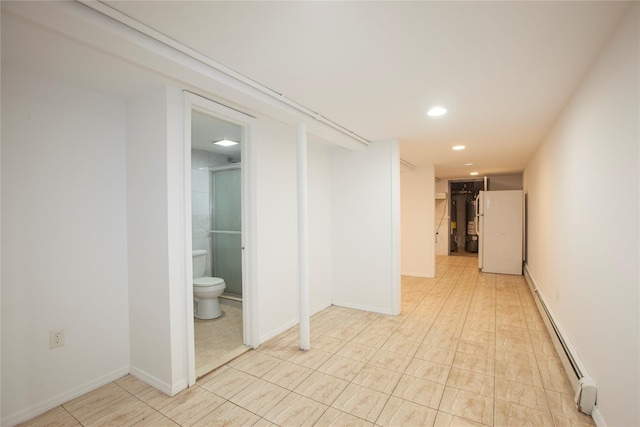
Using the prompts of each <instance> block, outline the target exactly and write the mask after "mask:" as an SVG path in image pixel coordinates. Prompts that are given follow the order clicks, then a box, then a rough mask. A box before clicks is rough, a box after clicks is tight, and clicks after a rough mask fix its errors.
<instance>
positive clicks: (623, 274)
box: [524, 3, 640, 426]
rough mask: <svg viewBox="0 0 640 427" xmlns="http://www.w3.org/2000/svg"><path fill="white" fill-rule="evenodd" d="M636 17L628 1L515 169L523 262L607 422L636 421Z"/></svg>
mask: <svg viewBox="0 0 640 427" xmlns="http://www.w3.org/2000/svg"><path fill="white" fill-rule="evenodd" d="M638 17H639V12H638V4H637V3H636V4H634V5H633V6H632V7H631V8H630V11H629V13H628V15H627V16H626V18H625V19H624V20H623V22H622V24H621V25H620V27H619V28H618V30H617V32H616V33H615V34H614V36H613V38H612V39H611V40H610V41H609V44H608V45H607V46H606V47H605V49H604V50H603V51H602V53H601V54H600V57H599V58H598V60H597V61H596V63H595V64H594V65H593V67H592V69H591V70H590V72H589V74H588V75H587V76H586V78H585V80H584V81H583V83H582V84H581V86H580V87H579V89H578V91H577V92H576V93H575V95H574V96H573V98H572V99H571V101H570V103H569V104H568V105H567V107H566V109H565V110H564V112H563V113H562V115H561V117H560V118H559V119H558V121H557V123H556V125H555V126H554V128H553V129H552V131H551V132H550V133H549V135H548V136H547V138H546V139H545V140H544V141H543V143H542V145H541V146H540V147H539V148H538V150H537V151H536V153H535V155H534V157H533V159H532V160H531V161H530V162H529V164H528V165H527V167H526V169H525V173H524V188H525V192H526V193H527V197H528V268H529V270H530V272H531V275H532V277H533V279H534V280H535V282H536V284H537V285H538V286H539V288H540V291H541V293H542V294H543V295H544V297H545V299H546V301H547V302H548V303H549V304H550V305H551V306H552V309H553V311H554V312H555V314H556V316H557V317H558V321H559V323H560V324H561V325H560V326H561V328H562V329H563V330H564V331H565V332H566V333H567V335H568V338H569V339H570V341H571V342H572V343H573V345H574V347H575V348H576V350H577V352H578V353H579V355H580V357H581V358H582V359H583V361H584V363H585V364H586V366H587V368H588V370H589V373H590V374H591V375H592V377H593V378H594V380H595V382H596V384H597V387H598V396H597V409H596V411H595V412H594V414H593V416H594V419H595V420H596V421H597V422H599V423H600V424H602V423H603V422H604V423H606V425H609V426H623V425H624V426H631V425H639V424H640V414H639V410H638V402H639V401H640V394H639V390H640V379H639V375H640V374H639V372H640V371H639V369H638V361H639V360H640V350H639V337H640V331H639V324H640V319H639V316H638V313H639V310H638V305H639V287H638V283H639V278H640V277H639V272H638V265H639V264H638V259H639V256H640V253H639V241H638V231H639V230H638V218H639V212H638V207H639V205H640V203H639V195H638V192H639V185H638V184H639V182H638V181H639V165H638V162H639V159H638V155H639V144H638V141H639V140H640V132H639V128H638V117H640V109H639V93H640V86H639V79H638V76H639V75H640V69H639V66H638V64H639V63H640V58H639V52H640V46H639V40H640V29H639V22H638Z"/></svg>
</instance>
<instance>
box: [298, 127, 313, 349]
mask: <svg viewBox="0 0 640 427" xmlns="http://www.w3.org/2000/svg"><path fill="white" fill-rule="evenodd" d="M296 131H297V133H296V134H297V138H296V139H297V141H296V145H297V161H298V266H299V267H298V282H299V285H298V286H299V289H300V350H309V349H311V339H310V336H311V333H310V327H309V214H308V187H307V126H306V125H305V124H304V123H298V126H297V128H296Z"/></svg>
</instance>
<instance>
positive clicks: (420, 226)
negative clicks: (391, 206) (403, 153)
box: [400, 166, 446, 277]
mask: <svg viewBox="0 0 640 427" xmlns="http://www.w3.org/2000/svg"><path fill="white" fill-rule="evenodd" d="M400 183H401V186H400V188H401V203H402V204H401V209H402V221H401V223H402V236H401V238H402V246H401V247H402V264H401V265H402V274H403V275H407V276H418V277H435V274H436V256H435V243H434V242H435V230H434V228H433V224H434V221H435V194H434V189H435V175H434V168H433V166H421V167H418V168H415V169H413V170H410V171H405V172H402V173H401V176H400ZM445 225H446V224H445ZM443 235H444V236H446V232H445V233H443Z"/></svg>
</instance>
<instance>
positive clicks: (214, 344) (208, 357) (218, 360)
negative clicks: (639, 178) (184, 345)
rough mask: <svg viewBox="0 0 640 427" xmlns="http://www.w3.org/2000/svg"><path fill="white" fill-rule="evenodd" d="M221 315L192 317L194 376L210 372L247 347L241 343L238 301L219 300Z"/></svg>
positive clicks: (240, 313) (239, 306)
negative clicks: (200, 317)
mask: <svg viewBox="0 0 640 427" xmlns="http://www.w3.org/2000/svg"><path fill="white" fill-rule="evenodd" d="M220 309H221V310H222V313H223V315H222V317H219V318H217V319H212V320H200V319H195V318H194V319H193V323H194V324H193V326H194V328H193V329H194V338H195V346H196V378H200V377H201V376H203V375H205V374H207V373H209V372H211V371H212V370H214V369H216V368H218V367H220V366H222V365H224V364H225V363H227V362H228V361H230V360H232V359H235V358H236V357H238V356H239V355H241V354H242V353H244V352H245V351H247V350H248V348H249V347H247V346H245V345H244V344H243V342H242V302H236V301H230V302H227V301H226V300H220Z"/></svg>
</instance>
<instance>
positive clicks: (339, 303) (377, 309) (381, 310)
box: [333, 300, 393, 315]
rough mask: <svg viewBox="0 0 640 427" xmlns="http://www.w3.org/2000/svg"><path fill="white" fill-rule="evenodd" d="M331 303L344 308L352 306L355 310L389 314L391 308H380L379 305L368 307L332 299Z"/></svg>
mask: <svg viewBox="0 0 640 427" xmlns="http://www.w3.org/2000/svg"><path fill="white" fill-rule="evenodd" d="M333 305H337V306H338V307H345V308H353V309H355V310H362V311H371V312H373V313H380V314H390V315H392V314H393V312H392V309H391V308H389V309H386V308H380V307H369V306H366V305H360V304H353V303H350V302H345V301H335V300H334V301H333Z"/></svg>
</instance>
